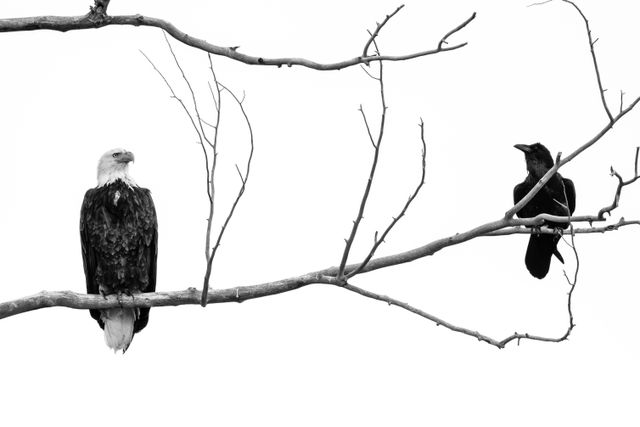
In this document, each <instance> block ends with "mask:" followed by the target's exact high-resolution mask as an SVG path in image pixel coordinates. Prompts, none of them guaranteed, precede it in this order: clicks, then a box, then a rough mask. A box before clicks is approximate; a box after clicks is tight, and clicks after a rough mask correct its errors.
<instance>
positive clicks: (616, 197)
mask: <svg viewBox="0 0 640 427" xmlns="http://www.w3.org/2000/svg"><path fill="white" fill-rule="evenodd" d="M638 152H640V147H636V159H635V162H634V168H633V169H634V176H633V178H631V179H629V180H627V181H624V180H623V179H622V176H620V174H619V173H618V172H616V171H614V170H613V167H611V176H615V177H616V178H618V187H617V188H616V193H615V195H614V197H613V202H612V203H611V205H609V206H606V207H604V208H602V209H600V212H598V218H604V214H609V215H611V211H612V210H614V209H615V208H617V207H618V204H619V203H620V194H621V193H622V188H623V187H626V186H627V185H630V184H633V183H634V182H636V181H637V180H638V178H640V176H638Z"/></svg>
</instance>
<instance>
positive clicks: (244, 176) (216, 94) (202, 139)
mask: <svg viewBox="0 0 640 427" xmlns="http://www.w3.org/2000/svg"><path fill="white" fill-rule="evenodd" d="M165 40H166V42H167V45H168V47H169V52H170V53H171V56H172V57H173V59H174V62H175V64H176V67H177V68H178V69H179V70H180V74H181V75H182V78H183V80H184V82H185V84H186V86H187V87H188V89H189V93H190V95H191V101H192V104H193V109H194V113H195V114H193V113H192V112H191V110H190V109H189V108H188V107H187V106H186V104H185V102H184V101H183V100H182V99H181V98H180V97H179V96H178V95H176V92H175V90H174V89H173V87H172V86H171V84H170V83H169V81H168V80H167V79H166V78H165V76H164V75H163V74H162V72H161V71H160V70H159V69H158V68H157V67H156V66H155V65H154V64H153V62H152V61H151V60H150V59H149V58H148V57H147V56H146V55H144V52H143V53H142V54H143V55H144V56H145V58H146V59H147V61H149V63H150V64H151V65H152V66H153V69H154V70H155V71H156V72H157V73H158V74H159V75H160V76H161V77H162V80H163V81H164V83H165V84H166V85H167V87H168V88H169V90H170V91H171V97H172V98H174V99H176V100H177V101H178V102H179V103H180V105H181V107H182V110H183V111H184V112H185V114H186V115H187V117H188V118H189V121H190V122H191V124H192V127H193V129H194V130H195V132H196V134H197V135H198V141H199V144H200V146H201V147H202V151H203V156H204V160H205V169H206V179H207V182H206V187H207V196H208V199H209V215H208V217H207V230H206V235H205V260H206V264H205V265H206V269H205V273H204V278H203V286H202V295H201V298H200V303H201V305H202V306H206V305H207V302H208V297H207V295H208V292H209V281H210V279H211V273H212V269H213V260H214V259H215V256H216V253H217V251H218V249H219V248H220V244H221V242H222V237H223V236H224V233H225V231H226V230H227V227H228V225H229V222H230V221H231V218H232V217H233V214H234V213H235V211H236V208H237V206H238V203H239V202H240V199H241V198H242V196H243V195H244V192H245V189H246V186H247V181H248V179H249V175H250V171H251V161H252V160H253V151H254V138H253V129H252V127H251V121H250V120H249V116H248V115H247V112H246V111H245V108H244V104H243V101H244V96H243V98H242V99H240V98H238V97H237V96H236V94H235V93H234V92H233V91H232V90H230V89H229V88H228V87H226V86H225V85H223V84H222V83H221V82H220V81H219V80H218V78H217V76H216V73H215V71H214V68H213V62H212V60H211V55H208V58H209V70H210V71H211V77H212V80H213V82H208V85H209V91H210V94H211V97H212V102H213V104H214V108H215V120H214V121H213V123H214V124H210V123H209V122H208V121H206V120H205V119H204V118H203V117H202V115H201V113H200V109H199V108H198V100H197V97H196V94H195V91H194V90H193V86H192V85H191V83H190V81H189V79H188V77H187V75H186V73H185V72H184V70H183V68H182V66H181V65H180V61H179V60H178V57H177V56H176V54H175V52H174V51H173V48H172V47H171V43H169V40H168V39H166V36H165ZM211 83H213V86H212V85H211ZM223 92H227V93H228V94H229V95H230V96H231V97H232V99H233V100H234V101H235V103H236V105H237V106H238V107H239V108H240V112H241V114H242V116H243V118H244V121H245V123H246V125H247V129H248V131H249V155H248V156H247V161H246V164H245V167H244V173H243V172H241V171H240V169H239V167H238V165H236V170H237V171H238V175H239V178H240V186H239V189H238V192H237V193H236V197H235V199H234V201H233V204H232V205H231V208H230V209H229V212H228V213H227V215H226V217H225V219H224V221H223V223H222V226H221V227H220V230H219V232H218V235H217V237H216V238H215V243H214V244H213V247H212V245H211V241H212V230H213V221H214V213H215V202H216V201H215V189H216V187H215V183H216V166H217V164H218V135H219V132H220V124H221V120H220V117H221V111H222V99H223V97H222V93H223ZM205 125H206V126H208V128H210V129H212V131H213V136H212V137H209V136H208V135H207V131H206V130H205ZM210 159H211V160H210Z"/></svg>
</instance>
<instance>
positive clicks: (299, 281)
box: [0, 273, 333, 319]
mask: <svg viewBox="0 0 640 427" xmlns="http://www.w3.org/2000/svg"><path fill="white" fill-rule="evenodd" d="M312 283H333V279H332V278H331V277H323V276H322V275H320V274H315V273H311V274H305V275H302V276H298V277H294V278H289V279H283V280H277V281H275V282H269V283H263V284H260V285H252V286H241V287H235V288H227V289H212V290H210V291H209V295H208V298H207V299H208V303H209V304H215V303H225V302H242V301H246V300H250V299H254V298H262V297H266V296H270V295H277V294H281V293H283V292H289V291H293V290H295V289H298V288H301V287H303V286H306V285H310V284H312ZM201 295H202V291H201V290H198V289H196V288H188V289H186V290H183V291H170V292H148V293H143V294H136V295H134V296H125V295H122V296H121V297H120V298H118V297H117V296H115V295H108V296H106V297H103V296H101V295H94V294H83V293H77V292H73V291H52V292H50V291H42V292H39V293H37V294H35V295H31V296H28V297H24V298H20V299H17V300H14V301H8V302H3V303H0V319H4V318H5V317H10V316H15V315H16V314H20V313H25V312H27V311H32V310H38V309H40V308H47V307H68V308H75V309H80V310H86V309H90V308H96V309H100V310H104V309H107V308H113V307H125V308H134V307H167V306H178V305H200V298H201Z"/></svg>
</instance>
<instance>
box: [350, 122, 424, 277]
mask: <svg viewBox="0 0 640 427" xmlns="http://www.w3.org/2000/svg"><path fill="white" fill-rule="evenodd" d="M419 126H420V141H421V142H422V153H421V160H422V175H421V176H420V181H419V182H418V185H417V186H416V189H415V190H414V192H413V193H412V194H411V196H409V199H408V200H407V202H406V203H405V204H404V206H403V207H402V210H401V211H400V213H399V214H398V215H397V216H395V217H393V218H392V221H391V223H390V224H389V225H388V226H387V228H386V229H385V230H384V232H383V233H382V235H381V236H380V238H378V233H377V232H376V235H375V237H374V239H373V246H372V247H371V250H370V251H369V254H368V255H367V256H366V257H365V259H364V261H362V263H361V264H360V266H359V267H358V268H356V269H355V270H353V271H352V272H351V273H349V274H348V275H347V278H351V277H353V276H355V275H356V274H358V273H360V272H361V271H362V270H363V269H364V268H365V267H366V266H367V263H368V262H369V261H370V260H371V258H373V256H374V255H375V253H376V250H378V247H379V246H380V245H381V244H382V243H383V242H384V240H385V239H386V237H387V235H388V234H389V232H390V231H391V229H393V227H395V225H396V224H397V223H398V221H400V218H402V217H403V216H404V215H405V213H406V212H407V210H408V209H409V206H410V205H411V203H412V202H413V200H414V199H415V198H416V197H417V196H418V193H419V192H420V190H421V189H422V186H423V185H424V182H425V176H426V170H427V144H426V142H425V140H424V122H423V121H422V119H420V125H419Z"/></svg>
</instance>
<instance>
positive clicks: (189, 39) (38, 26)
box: [0, 0, 476, 71]
mask: <svg viewBox="0 0 640 427" xmlns="http://www.w3.org/2000/svg"><path fill="white" fill-rule="evenodd" d="M108 4H109V1H105V0H95V6H93V7H91V8H90V11H89V13H87V14H86V15H82V16H33V17H25V18H7V19H0V33H2V32H17V31H35V30H52V31H62V32H65V31H74V30H86V29H90V28H102V27H105V26H109V25H131V26H135V27H156V28H161V29H162V30H164V31H165V32H166V33H168V34H169V35H170V36H171V37H173V38H174V39H176V40H178V41H180V42H182V43H184V44H186V45H188V46H191V47H194V48H196V49H200V50H202V51H205V52H208V53H211V54H213V55H218V56H224V57H227V58H229V59H232V60H234V61H239V62H242V63H245V64H248V65H270V66H277V67H282V66H283V65H286V66H288V67H291V66H293V65H299V66H302V67H307V68H311V69H314V70H320V71H326V70H340V69H343V68H347V67H351V66H353V65H357V64H369V63H370V62H375V61H406V60H409V59H414V58H419V57H422V56H428V55H434V54H437V53H440V52H448V51H452V50H456V49H460V48H462V47H464V46H466V45H467V43H466V42H464V43H459V44H456V45H453V46H443V45H444V44H445V42H446V39H447V38H448V37H449V36H451V35H452V34H454V33H456V32H458V31H460V30H461V29H463V28H464V27H466V26H467V25H468V24H469V23H470V22H471V21H473V19H474V18H475V16H476V15H475V13H474V14H473V15H471V17H469V18H468V19H466V20H465V21H464V22H463V23H461V24H460V25H458V26H457V27H455V28H454V29H453V30H451V31H449V32H448V33H447V34H446V35H445V36H444V37H443V38H442V39H441V40H440V43H438V46H437V47H436V48H435V49H429V50H424V51H420V52H414V53H410V54H405V55H385V56H379V55H358V56H356V57H354V58H351V59H346V60H343V61H338V62H332V63H320V62H316V61H311V60H309V59H305V58H293V57H282V58H265V57H262V56H252V55H247V54H244V53H240V52H239V51H238V46H232V47H222V46H217V45H214V44H211V43H209V42H207V41H205V40H203V39H199V38H196V37H193V36H190V35H188V34H186V33H185V32H183V31H181V30H179V29H178V28H177V27H176V26H175V25H173V24H172V23H170V22H168V21H165V20H163V19H158V18H153V17H149V16H143V15H139V14H138V15H119V16H110V15H107V6H108ZM399 9H400V8H398V10H399ZM396 12H397V11H396ZM396 12H394V13H393V14H392V15H391V16H389V18H388V19H390V18H391V17H392V16H393V15H395V13H396ZM388 19H386V20H385V21H388ZM380 27H381V26H380ZM378 30H379V29H378ZM369 44H370V41H368V42H367V45H369ZM367 48H368V46H367ZM366 50H367V49H364V51H366Z"/></svg>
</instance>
